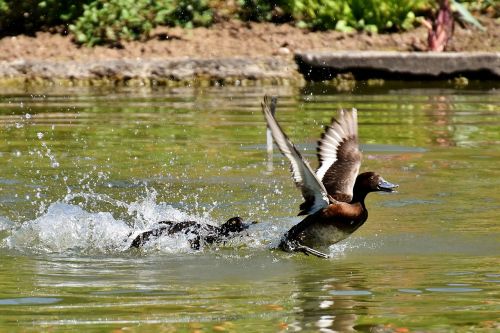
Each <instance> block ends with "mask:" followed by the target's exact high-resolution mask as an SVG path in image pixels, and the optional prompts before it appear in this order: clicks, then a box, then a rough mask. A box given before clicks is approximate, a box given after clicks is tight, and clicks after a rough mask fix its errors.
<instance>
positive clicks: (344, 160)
mask: <svg viewBox="0 0 500 333" xmlns="http://www.w3.org/2000/svg"><path fill="white" fill-rule="evenodd" d="M275 105H276V103H275V100H274V99H273V100H272V99H271V98H269V97H268V96H265V97H264V101H263V102H262V112H263V113H264V116H265V118H266V121H267V125H268V128H269V129H270V130H271V134H272V136H273V139H274V142H275V143H276V145H277V146H278V148H279V149H280V151H281V153H282V154H283V155H284V156H286V157H287V158H288V159H289V160H290V162H291V172H292V175H293V180H294V182H295V184H296V186H297V187H299V188H300V190H301V192H302V196H303V197H304V200H305V201H304V202H303V203H302V204H301V205H300V210H301V211H300V213H299V215H308V216H307V217H306V218H305V219H304V220H302V221H301V222H299V223H298V224H296V225H295V226H293V227H292V228H291V229H290V230H288V232H287V233H286V234H285V235H284V237H283V239H282V240H281V243H280V245H279V248H280V249H282V250H284V251H287V252H293V251H297V252H303V253H305V254H308V255H309V254H312V255H315V256H318V257H322V258H328V255H326V254H325V253H323V252H321V251H319V250H317V249H318V248H325V247H328V246H330V245H332V244H335V243H337V242H339V241H341V240H343V239H345V238H347V237H348V236H349V235H350V234H352V233H353V232H354V231H356V230H357V229H358V228H359V227H361V226H362V225H363V223H365V222H366V220H367V219H368V210H367V209H366V206H365V198H366V195H367V194H368V193H370V192H393V191H395V189H396V188H397V187H398V185H396V184H391V183H389V182H388V181H386V180H385V179H383V178H382V177H381V176H380V175H378V174H377V173H375V172H364V173H361V174H359V175H358V173H359V168H360V166H361V158H362V154H361V152H360V150H359V146H358V120H357V110H356V109H354V108H353V109H351V110H340V111H339V112H338V114H337V116H336V117H335V118H333V119H332V122H331V124H330V126H326V127H325V131H324V133H323V134H322V135H321V139H320V140H319V141H318V147H317V156H318V160H319V167H318V169H317V170H316V172H314V171H313V169H312V168H311V166H310V165H309V163H308V162H307V161H306V160H305V159H304V158H303V157H302V155H301V154H300V152H299V151H298V149H297V148H296V147H295V145H294V144H293V143H292V142H291V141H290V139H289V138H288V137H287V136H286V134H285V133H284V132H283V130H282V129H281V127H280V125H279V124H278V122H277V121H276V119H275V118H274V115H273V114H274V112H273V111H274V110H273V108H274V107H275Z"/></svg>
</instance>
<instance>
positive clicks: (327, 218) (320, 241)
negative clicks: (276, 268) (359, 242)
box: [280, 202, 368, 251]
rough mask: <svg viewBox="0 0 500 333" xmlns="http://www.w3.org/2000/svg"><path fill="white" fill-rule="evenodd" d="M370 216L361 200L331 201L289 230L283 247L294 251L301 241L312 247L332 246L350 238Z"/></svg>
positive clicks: (283, 241)
mask: <svg viewBox="0 0 500 333" xmlns="http://www.w3.org/2000/svg"><path fill="white" fill-rule="evenodd" d="M367 219H368V211H367V210H366V207H365V206H364V204H362V203H360V202H357V203H345V202H338V203H334V204H330V205H328V206H327V207H326V208H324V209H322V210H320V211H318V212H316V213H315V214H313V215H309V216H307V217H306V218H305V219H303V220H302V221H301V222H299V223H298V224H296V225H294V226H293V227H292V228H291V229H290V230H288V232H287V233H286V234H285V236H284V237H283V240H282V241H281V244H280V248H281V249H283V250H286V251H293V250H295V246H296V245H298V244H301V245H305V246H307V247H311V248H324V247H328V246H330V245H332V244H335V243H337V242H340V241H341V240H343V239H345V238H347V237H348V236H349V235H350V234H352V233H353V232H354V231H356V230H357V229H358V228H359V227H361V226H362V225H363V223H365V222H366V220H367Z"/></svg>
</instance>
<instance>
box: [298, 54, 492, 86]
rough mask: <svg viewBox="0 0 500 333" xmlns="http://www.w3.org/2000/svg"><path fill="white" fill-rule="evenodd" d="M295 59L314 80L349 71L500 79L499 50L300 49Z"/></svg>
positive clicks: (369, 75) (377, 75)
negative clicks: (392, 50)
mask: <svg viewBox="0 0 500 333" xmlns="http://www.w3.org/2000/svg"><path fill="white" fill-rule="evenodd" d="M295 61H296V62H297V65H298V66H299V72H300V73H301V74H302V75H303V76H304V77H305V79H306V80H312V81H321V80H329V79H332V78H334V77H335V76H337V75H338V74H342V73H348V72H350V73H352V74H353V75H354V77H355V78H356V79H372V78H377V79H395V80H422V79H436V80H441V79H449V78H455V77H459V76H464V77H467V78H469V79H481V80H499V79H500V53H484V52H478V53H475V52H456V53H455V52H442V53H434V52H429V53H416V52H384V51H382V52H380V51H374V52H372V51H367V52H363V51H345V52H299V53H296V54H295Z"/></svg>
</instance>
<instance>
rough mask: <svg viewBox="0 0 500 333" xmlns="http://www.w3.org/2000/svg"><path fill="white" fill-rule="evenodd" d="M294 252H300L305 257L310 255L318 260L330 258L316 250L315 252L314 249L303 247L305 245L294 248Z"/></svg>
mask: <svg viewBox="0 0 500 333" xmlns="http://www.w3.org/2000/svg"><path fill="white" fill-rule="evenodd" d="M295 251H297V252H302V253H304V254H305V255H306V256H308V255H310V254H311V255H313V256H316V257H318V258H323V259H328V258H330V256H329V255H328V254H326V253H323V252H321V251H318V250H315V249H313V248H310V247H309V246H305V245H297V247H296V248H295Z"/></svg>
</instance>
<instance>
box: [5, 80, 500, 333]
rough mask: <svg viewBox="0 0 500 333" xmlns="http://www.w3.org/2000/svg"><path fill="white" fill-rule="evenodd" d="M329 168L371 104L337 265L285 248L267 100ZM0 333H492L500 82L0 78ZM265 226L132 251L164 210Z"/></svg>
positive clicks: (288, 202) (280, 180)
mask: <svg viewBox="0 0 500 333" xmlns="http://www.w3.org/2000/svg"><path fill="white" fill-rule="evenodd" d="M265 93H267V94H275V95H278V96H279V102H278V113H277V118H278V120H279V121H280V123H281V124H282V126H283V128H284V129H285V131H286V132H287V134H288V135H289V136H290V138H292V140H293V141H294V142H295V143H297V145H298V146H299V148H300V149H301V150H302V151H303V153H304V156H306V157H307V158H308V159H309V160H310V161H311V163H312V164H313V166H316V160H315V159H316V157H315V142H316V140H317V139H318V137H319V134H320V133H321V131H322V128H323V126H324V125H326V124H328V122H329V121H330V118H331V117H332V116H333V115H334V114H335V110H336V109H338V108H340V107H345V108H347V107H356V108H357V109H358V110H359V113H358V117H359V136H360V141H361V144H362V149H363V151H364V160H363V165H362V171H369V170H372V171H377V172H378V173H380V174H381V175H382V176H383V177H384V178H386V179H387V180H389V181H391V182H394V183H397V184H399V185H400V188H399V191H398V193H395V194H370V195H369V196H368V198H367V206H368V209H369V215H370V216H369V219H368V222H367V223H366V224H365V225H364V226H363V227H362V228H360V229H359V230H358V231H357V232H356V233H355V234H353V235H352V236H351V237H350V238H348V239H347V240H345V241H343V242H341V243H339V244H336V245H334V246H332V247H331V248H330V254H331V256H332V258H331V259H329V260H322V259H318V258H313V257H306V256H304V255H300V254H294V255H290V254H286V253H282V252H280V251H278V250H275V249H274V246H276V244H277V243H278V242H279V239H280V237H281V236H282V234H283V233H284V232H285V231H286V230H288V228H290V227H291V226H292V225H293V224H295V223H297V222H298V221H300V218H299V217H296V214H297V213H298V205H299V204H300V203H301V197H300V192H299V191H298V190H297V189H296V188H295V186H294V185H293V182H292V180H291V177H290V174H289V171H288V162H287V161H286V160H284V159H283V158H282V157H281V156H280V154H279V153H278V152H277V151H275V154H274V156H273V157H272V159H271V160H270V159H269V158H268V156H267V153H266V148H265V138H266V134H265V124H264V120H263V116H262V114H261V112H260V100H261V98H262V96H263V95H264V94H265ZM0 170H1V173H0V332H67V331H81V332H223V331H224V332H225V331H227V332H285V331H287V332H295V331H302V332H355V331H358V332H412V331H419V332H469V331H473V332H497V331H498V330H500V322H499V313H500V292H499V283H500V269H499V267H500V259H499V258H500V223H499V222H500V219H499V213H498V212H499V208H500V204H499V202H500V194H499V188H500V90H499V87H498V85H497V84H495V83H484V84H479V83H474V84H472V85H471V86H469V87H468V88H462V89H455V88H453V86H451V85H448V84H442V85H431V84H429V83H414V84H411V85H408V84H407V85H404V84H401V83H386V84H385V85H383V86H381V87H370V86H367V85H366V84H363V83H360V84H358V86H357V87H356V88H355V89H354V91H352V92H338V91H336V90H335V89H334V88H332V87H328V86H325V85H321V84H315V85H308V86H306V87H304V88H291V87H281V88H277V87H252V88H249V87H232V88H230V87H214V88H176V89H167V88H157V89H150V88H147V89H140V88H120V89H105V88H88V89H83V88H65V89H59V88H55V87H54V88H50V87H49V88H43V89H42V88H38V89H27V90H26V91H24V90H19V89H12V90H3V91H1V92H0ZM237 215H239V216H242V217H243V218H244V219H245V220H252V221H254V220H255V221H258V222H259V223H258V224H256V225H255V226H252V228H251V229H250V231H249V233H248V235H246V236H244V237H243V238H241V239H238V240H235V241H234V242H232V243H231V244H226V246H223V247H210V248H204V249H203V250H202V251H193V250H190V249H189V247H188V246H187V243H186V240H185V239H164V240H161V241H158V242H156V243H153V244H150V245H149V246H148V247H147V248H145V249H143V250H141V251H137V250H134V251H131V250H127V249H126V240H127V237H128V235H129V234H130V233H131V232H134V231H137V230H142V229H144V228H147V227H148V226H151V225H153V224H154V223H155V222H157V221H160V220H162V219H172V220H187V219H196V220H199V221H200V222H202V223H212V224H220V223H222V222H223V221H225V220H226V219H228V218H230V217H232V216H237Z"/></svg>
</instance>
